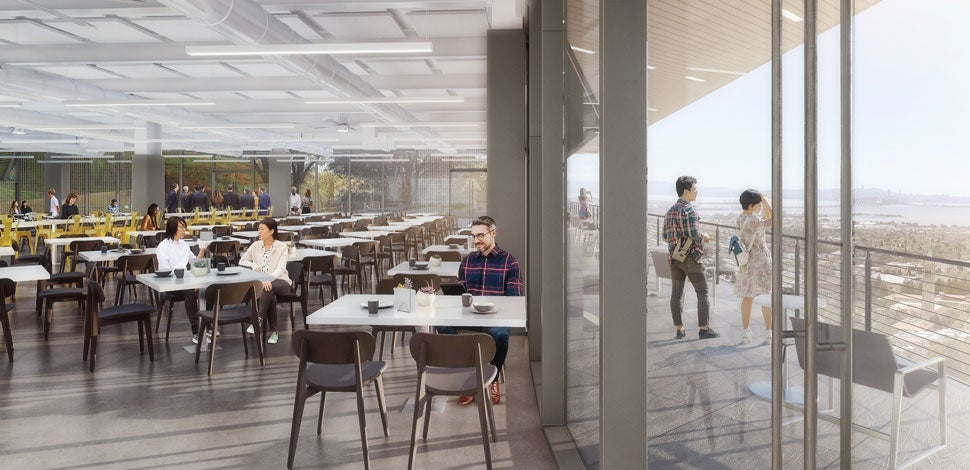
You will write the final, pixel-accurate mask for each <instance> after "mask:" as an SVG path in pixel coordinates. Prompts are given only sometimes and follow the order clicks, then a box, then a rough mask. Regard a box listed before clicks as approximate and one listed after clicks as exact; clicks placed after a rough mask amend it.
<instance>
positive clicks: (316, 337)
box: [292, 330, 376, 364]
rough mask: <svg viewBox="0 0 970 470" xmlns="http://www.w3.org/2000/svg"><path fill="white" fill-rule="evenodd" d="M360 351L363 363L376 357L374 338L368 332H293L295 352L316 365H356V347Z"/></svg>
mask: <svg viewBox="0 0 970 470" xmlns="http://www.w3.org/2000/svg"><path fill="white" fill-rule="evenodd" d="M355 343H356V346H357V348H359V351H360V358H361V362H364V361H367V360H369V359H370V358H372V357H374V349H375V346H376V345H375V341H374V337H373V336H372V335H371V334H370V333H368V332H366V331H341V332H332V331H309V330H297V331H294V332H293V340H292V345H293V352H294V353H295V354H296V355H297V357H299V358H300V359H306V361H307V362H312V363H316V364H354V363H356V362H357V361H356V359H355V357H354V345H355Z"/></svg>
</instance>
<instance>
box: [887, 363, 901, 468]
mask: <svg viewBox="0 0 970 470" xmlns="http://www.w3.org/2000/svg"><path fill="white" fill-rule="evenodd" d="M902 412H903V378H902V376H900V375H897V376H896V377H895V380H894V384H893V421H892V431H891V434H890V435H889V468H892V469H895V468H896V461H897V454H898V453H899V425H900V421H901V420H902V419H901V418H902Z"/></svg>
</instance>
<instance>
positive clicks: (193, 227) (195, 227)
mask: <svg viewBox="0 0 970 470" xmlns="http://www.w3.org/2000/svg"><path fill="white" fill-rule="evenodd" d="M228 226H229V225H226V224H215V225H212V224H200V225H189V226H188V227H186V228H187V229H189V230H192V231H196V232H197V231H199V230H212V229H213V228H215V227H228Z"/></svg>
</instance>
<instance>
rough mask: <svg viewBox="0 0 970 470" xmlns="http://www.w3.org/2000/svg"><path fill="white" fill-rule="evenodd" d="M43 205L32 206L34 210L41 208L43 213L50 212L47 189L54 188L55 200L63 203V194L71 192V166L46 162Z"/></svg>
mask: <svg viewBox="0 0 970 470" xmlns="http://www.w3.org/2000/svg"><path fill="white" fill-rule="evenodd" d="M44 166H45V167H46V168H44V207H43V208H39V207H34V210H35V211H40V210H42V211H43V212H44V213H45V214H50V213H51V205H50V204H51V203H50V201H51V200H50V198H48V197H47V190H48V189H52V188H53V189H54V191H55V192H56V193H55V194H54V195H55V196H56V197H57V200H58V201H59V202H60V203H61V204H63V203H64V196H67V194H68V193H70V192H71V167H70V165H67V164H48V165H44Z"/></svg>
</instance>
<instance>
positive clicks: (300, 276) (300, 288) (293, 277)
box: [276, 261, 310, 330]
mask: <svg viewBox="0 0 970 470" xmlns="http://www.w3.org/2000/svg"><path fill="white" fill-rule="evenodd" d="M286 272H287V274H288V277H289V278H290V282H291V284H290V293H289V294H286V295H277V296H276V300H277V302H279V303H288V304H290V322H291V323H293V325H294V329H295V327H296V316H295V313H294V308H293V304H297V303H299V304H300V311H301V312H302V313H303V328H304V329H307V330H309V329H310V326H309V325H307V324H306V316H307V315H309V314H310V312H309V311H308V309H307V303H308V301H309V297H310V296H309V290H310V286H309V285H308V279H307V273H306V268H305V267H304V265H303V263H301V262H299V261H290V262H288V263H286Z"/></svg>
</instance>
